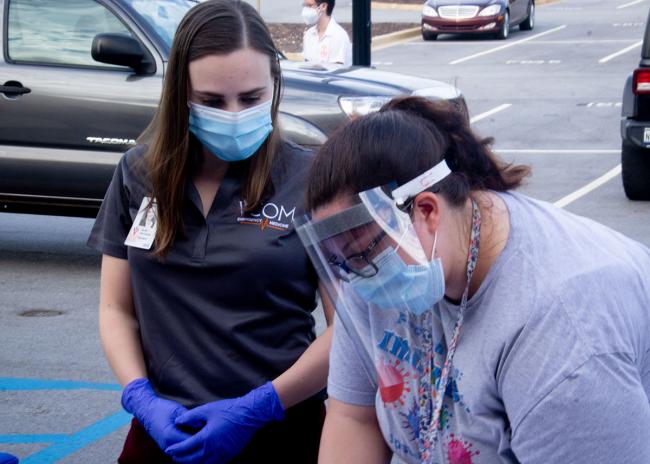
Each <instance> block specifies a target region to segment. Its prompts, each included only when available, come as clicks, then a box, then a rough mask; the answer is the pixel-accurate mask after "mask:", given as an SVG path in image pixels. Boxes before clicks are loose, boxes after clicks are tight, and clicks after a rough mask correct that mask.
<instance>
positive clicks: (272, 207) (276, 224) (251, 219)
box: [237, 201, 296, 230]
mask: <svg viewBox="0 0 650 464" xmlns="http://www.w3.org/2000/svg"><path fill="white" fill-rule="evenodd" d="M245 208H246V202H245V201H240V202H239V217H238V218H237V222H238V223H239V224H243V225H251V226H258V227H259V228H260V230H264V229H274V230H289V228H290V227H291V223H292V222H293V218H294V215H295V214H296V207H295V206H294V207H293V208H292V209H287V207H285V206H284V205H278V204H276V203H270V202H269V203H265V204H264V206H262V209H261V211H260V212H258V213H255V214H249V215H246V212H245V211H244V209H245Z"/></svg>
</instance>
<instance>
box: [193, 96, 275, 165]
mask: <svg viewBox="0 0 650 464" xmlns="http://www.w3.org/2000/svg"><path fill="white" fill-rule="evenodd" d="M271 105H272V102H271V100H269V101H267V102H264V103H262V104H261V105H258V106H254V107H253V108H248V109H245V110H243V111H239V112H236V113H233V112H230V111H223V110H220V109H217V108H211V107H209V106H203V105H199V104H197V103H191V102H190V103H189V106H190V125H189V127H190V132H192V133H193V134H194V135H195V136H196V138H198V139H199V140H200V141H201V143H202V144H203V145H204V146H205V147H206V148H207V149H208V150H210V152H211V153H212V154H214V155H215V156H217V157H219V158H221V159H222V160H224V161H228V162H231V161H242V160H245V159H247V158H250V157H251V156H252V155H253V154H254V153H255V152H256V151H257V150H258V149H259V148H260V146H262V144H263V143H264V141H265V140H266V139H267V138H268V136H269V134H270V133H271V131H272V130H273V124H272V119H271Z"/></svg>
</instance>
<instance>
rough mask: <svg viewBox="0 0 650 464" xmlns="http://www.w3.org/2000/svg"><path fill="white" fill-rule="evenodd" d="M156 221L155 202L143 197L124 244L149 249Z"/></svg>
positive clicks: (154, 232) (153, 237)
mask: <svg viewBox="0 0 650 464" xmlns="http://www.w3.org/2000/svg"><path fill="white" fill-rule="evenodd" d="M157 222H158V210H157V208H156V202H155V201H154V202H151V198H150V197H144V198H143V199H142V203H141V204H140V209H139V210H138V214H137V215H136V216H135V219H134V220H133V225H132V226H131V230H130V231H129V235H127V237H126V240H124V244H125V245H126V246H130V247H134V248H141V249H143V250H150V249H151V246H152V245H153V241H154V239H155V238H156V226H157Z"/></svg>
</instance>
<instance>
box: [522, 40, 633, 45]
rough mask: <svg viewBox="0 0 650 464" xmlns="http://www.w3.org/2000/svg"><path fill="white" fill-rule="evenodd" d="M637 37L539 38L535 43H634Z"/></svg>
mask: <svg viewBox="0 0 650 464" xmlns="http://www.w3.org/2000/svg"><path fill="white" fill-rule="evenodd" d="M636 40H637V39H594V40H538V41H536V42H535V43H534V44H533V45H574V44H589V45H593V44H607V43H628V44H629V43H632V42H636Z"/></svg>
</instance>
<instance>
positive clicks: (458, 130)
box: [307, 97, 530, 210]
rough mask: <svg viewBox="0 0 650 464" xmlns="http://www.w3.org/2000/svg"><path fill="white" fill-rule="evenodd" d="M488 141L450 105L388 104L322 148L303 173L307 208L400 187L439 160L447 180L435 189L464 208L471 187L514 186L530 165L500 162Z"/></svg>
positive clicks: (418, 100)
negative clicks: (447, 171)
mask: <svg viewBox="0 0 650 464" xmlns="http://www.w3.org/2000/svg"><path fill="white" fill-rule="evenodd" d="M492 142H493V139H492V138H485V139H479V138H478V137H477V136H476V135H475V134H474V132H472V130H471V128H470V126H469V122H468V121H467V118H466V116H465V115H464V114H463V113H461V112H459V111H458V110H457V109H456V108H455V107H454V106H453V105H452V104H450V103H449V102H446V101H431V100H427V99H425V98H421V97H400V98H396V99H393V100H391V101H390V102H389V103H387V104H386V105H384V106H383V107H382V109H381V110H380V111H379V112H378V113H372V114H369V115H367V116H364V117H362V118H360V119H357V120H355V121H353V122H351V123H349V124H347V125H346V126H344V127H342V128H341V129H339V130H338V131H337V132H336V133H335V134H333V135H332V137H330V139H329V140H328V141H327V142H326V143H325V144H324V145H323V146H322V148H321V149H320V150H319V152H318V155H317V156H316V159H315V160H314V164H313V166H312V169H311V173H310V176H309V181H308V185H309V188H308V191H307V208H308V209H310V210H313V209H315V208H318V207H319V206H322V205H324V204H326V203H329V202H330V201H332V200H334V199H335V198H336V197H337V196H339V195H341V194H351V193H358V192H362V191H364V190H367V189H369V188H373V187H376V186H379V185H385V184H388V183H390V182H396V183H397V185H402V184H404V183H406V182H408V181H409V180H411V179H413V178H415V177H417V176H418V175H420V174H422V173H423V172H424V171H426V170H427V169H429V168H431V167H433V166H434V165H436V164H438V163H439V162H440V161H441V160H442V159H443V158H444V159H445V160H446V161H447V164H448V165H449V168H450V169H451V171H452V175H450V176H448V177H447V178H445V179H444V180H443V181H441V182H440V183H439V184H437V185H436V186H434V187H435V188H436V190H437V191H439V192H440V194H441V195H443V196H444V197H445V199H446V200H447V201H448V202H449V203H450V204H451V205H454V206H461V205H463V204H464V203H465V201H466V200H467V198H468V197H469V194H470V192H471V191H473V190H495V191H498V192H504V191H507V190H511V189H515V188H517V187H518V186H519V185H520V184H521V183H522V180H523V178H524V177H526V176H527V175H529V174H530V168H529V167H527V166H523V165H513V164H506V163H504V162H503V161H501V160H499V159H498V158H497V157H496V155H495V154H494V153H493V152H492V151H491V150H490V148H489V145H490V144H491V143H492Z"/></svg>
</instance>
